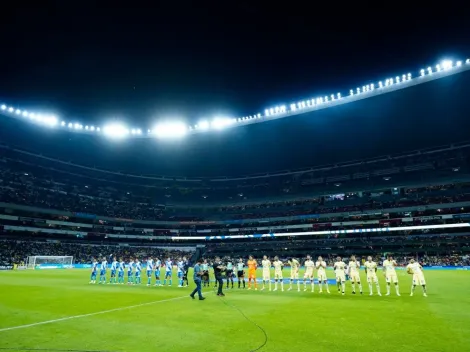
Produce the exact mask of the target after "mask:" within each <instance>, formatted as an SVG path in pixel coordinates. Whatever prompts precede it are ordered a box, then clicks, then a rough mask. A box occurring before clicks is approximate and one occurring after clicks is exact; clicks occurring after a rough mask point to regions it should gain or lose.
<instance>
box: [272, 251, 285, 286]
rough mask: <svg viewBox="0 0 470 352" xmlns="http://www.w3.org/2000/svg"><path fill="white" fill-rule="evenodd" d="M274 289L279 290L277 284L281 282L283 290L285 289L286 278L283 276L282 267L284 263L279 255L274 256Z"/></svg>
mask: <svg viewBox="0 0 470 352" xmlns="http://www.w3.org/2000/svg"><path fill="white" fill-rule="evenodd" d="M273 266H274V291H277V284H278V282H279V281H280V282H281V290H282V291H284V279H283V277H282V267H283V266H284V263H283V262H281V261H280V260H279V258H278V257H274V262H273Z"/></svg>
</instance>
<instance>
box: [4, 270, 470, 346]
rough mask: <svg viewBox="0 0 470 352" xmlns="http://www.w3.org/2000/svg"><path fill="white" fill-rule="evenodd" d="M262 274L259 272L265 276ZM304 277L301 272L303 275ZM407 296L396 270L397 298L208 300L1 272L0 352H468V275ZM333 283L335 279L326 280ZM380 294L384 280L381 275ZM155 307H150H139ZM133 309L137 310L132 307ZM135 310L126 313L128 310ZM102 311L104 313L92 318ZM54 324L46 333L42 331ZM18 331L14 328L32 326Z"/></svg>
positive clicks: (183, 292)
mask: <svg viewBox="0 0 470 352" xmlns="http://www.w3.org/2000/svg"><path fill="white" fill-rule="evenodd" d="M259 274H260V273H259ZM301 274H302V273H301ZM425 275H426V280H427V283H428V294H429V296H428V297H427V298H425V297H423V296H422V291H421V288H419V287H418V288H417V289H416V293H415V296H414V297H410V296H409V293H410V285H411V277H410V276H409V275H407V274H406V273H405V272H404V271H399V272H398V276H399V280H400V288H401V294H402V296H401V297H397V296H395V294H394V290H393V288H392V295H391V296H389V297H378V296H372V297H369V295H368V293H367V291H368V287H367V283H365V278H363V283H364V284H365V285H364V289H365V291H366V292H365V295H364V296H359V295H355V296H353V295H351V294H350V292H351V288H350V285H349V282H348V283H347V285H346V290H347V294H346V295H345V296H341V295H340V294H338V293H337V292H336V288H335V287H333V286H330V290H331V294H330V295H327V294H325V293H323V294H322V295H320V294H319V293H318V290H317V292H315V293H313V294H312V293H311V292H309V291H307V292H303V290H302V292H297V291H296V290H294V291H290V292H279V291H278V292H265V291H263V292H260V291H247V290H238V289H235V290H228V291H226V297H225V298H218V297H216V296H215V295H214V294H213V292H212V291H211V290H206V291H205V296H206V297H207V299H206V300H205V301H198V300H194V301H193V300H191V299H190V298H189V297H188V294H189V292H190V290H192V288H191V287H192V285H191V287H189V288H178V287H176V285H175V283H176V282H177V281H176V280H173V287H146V285H145V283H146V278H145V275H144V276H143V280H142V281H143V282H144V284H143V285H140V286H132V287H129V286H127V285H122V286H121V285H98V284H96V285H89V284H88V281H89V271H88V270H43V271H40V270H37V271H29V270H28V271H9V272H6V271H4V272H0V283H1V284H0V350H11V351H24V350H27V349H43V350H44V351H53V350H81V351H84V350H87V351H90V350H92V351H119V352H122V351H138V352H145V351H165V352H172V351H190V350H191V351H207V352H211V351H214V352H216V351H217V352H232V351H233V352H235V351H236V352H240V351H241V352H243V351H247V352H248V351H251V350H254V349H256V348H257V347H258V346H259V345H260V344H262V343H263V341H264V335H263V333H262V332H261V331H260V330H259V329H258V328H256V327H255V326H254V325H252V324H250V323H249V322H248V321H247V320H246V319H245V318H244V317H243V316H242V314H241V313H240V312H238V311H237V310H236V309H234V308H232V307H231V306H229V305H226V304H224V303H223V300H226V301H227V302H228V303H230V305H234V306H236V307H238V308H240V309H241V310H242V311H243V313H244V314H245V315H246V316H247V317H248V318H250V319H252V320H253V321H254V322H256V323H257V324H258V325H260V326H261V327H262V328H263V329H264V330H265V331H266V333H267V335H268V341H267V344H266V345H265V346H264V347H263V348H262V349H260V351H263V352H268V351H273V352H274V351H276V352H279V351H286V352H287V351H312V350H315V351H361V352H364V351H366V352H370V351H374V352H378V351H387V352H389V351H464V350H468V348H469V346H470V334H469V331H470V294H469V293H470V272H465V271H425ZM329 277H330V278H332V277H333V273H332V272H329ZM379 278H380V280H381V287H382V293H384V291H385V281H384V278H383V276H382V275H381V274H380V275H379ZM145 303H149V304H146V305H142V304H145ZM132 306H134V307H132ZM129 307H130V308H129ZM98 312H102V313H101V314H95V313H98ZM46 321H53V322H50V323H47V324H37V323H41V322H46ZM28 324H30V325H29V326H26V327H22V328H19V329H11V330H7V328H10V327H17V326H23V325H28Z"/></svg>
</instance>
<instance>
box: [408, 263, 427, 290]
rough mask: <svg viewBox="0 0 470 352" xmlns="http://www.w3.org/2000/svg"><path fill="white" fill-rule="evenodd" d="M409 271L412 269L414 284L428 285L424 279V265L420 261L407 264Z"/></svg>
mask: <svg viewBox="0 0 470 352" xmlns="http://www.w3.org/2000/svg"><path fill="white" fill-rule="evenodd" d="M406 270H407V271H411V273H412V274H413V285H426V280H425V279H424V274H423V267H422V266H421V265H420V264H419V263H416V262H415V263H413V264H411V263H410V264H408V265H407V266H406Z"/></svg>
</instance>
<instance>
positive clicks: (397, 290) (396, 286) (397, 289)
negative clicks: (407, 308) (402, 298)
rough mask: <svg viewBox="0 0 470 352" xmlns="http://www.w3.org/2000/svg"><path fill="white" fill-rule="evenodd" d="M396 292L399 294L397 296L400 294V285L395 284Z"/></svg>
mask: <svg viewBox="0 0 470 352" xmlns="http://www.w3.org/2000/svg"><path fill="white" fill-rule="evenodd" d="M395 291H396V292H397V295H398V294H399V293H400V290H399V288H398V284H395Z"/></svg>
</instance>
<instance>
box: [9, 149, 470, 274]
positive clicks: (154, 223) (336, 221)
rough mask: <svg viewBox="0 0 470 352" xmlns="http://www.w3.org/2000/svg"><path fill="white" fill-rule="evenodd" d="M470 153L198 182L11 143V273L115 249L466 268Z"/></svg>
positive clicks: (433, 153) (432, 153) (427, 153)
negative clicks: (357, 258)
mask: <svg viewBox="0 0 470 352" xmlns="http://www.w3.org/2000/svg"><path fill="white" fill-rule="evenodd" d="M469 150H470V144H466V143H463V144H460V145H452V146H447V147H443V148H435V149H433V150H424V151H418V152H412V153H406V154H404V155H398V156H385V157H383V158H376V159H374V160H364V161H360V162H353V163H345V164H343V165H330V166H326V167H322V168H315V169H309V170H304V171H296V172H284V173H278V174H272V175H264V176H262V177H260V176H259V175H258V176H253V177H243V178H235V179H233V178H232V179H230V178H227V179H226V180H224V181H220V180H218V181H214V180H210V179H200V180H199V182H197V183H194V182H185V180H175V179H173V180H172V179H169V178H168V179H162V178H156V177H155V178H152V177H143V176H138V175H127V174H119V173H114V172H110V171H105V170H99V169H91V168H86V167H82V166H79V165H74V164H71V163H65V162H62V161H60V160H55V159H51V158H45V157H43V156H41V155H37V154H33V153H30V152H25V151H22V150H19V149H14V148H10V147H8V146H6V145H2V146H1V147H0V151H1V154H0V200H1V203H0V224H1V225H0V239H1V242H0V261H1V262H2V264H0V265H11V264H13V263H21V262H22V261H24V260H25V258H26V257H27V256H29V255H47V254H50V255H73V256H74V258H75V262H76V263H84V262H87V261H89V260H90V258H91V257H92V256H101V255H104V254H106V255H108V254H109V253H113V254H115V255H117V256H123V257H124V258H126V257H131V256H142V257H145V256H147V255H151V256H163V255H168V254H171V255H175V256H179V255H183V254H184V255H188V256H193V260H194V259H196V258H197V257H200V256H203V255H204V256H205V257H213V256H215V255H221V256H225V257H236V256H239V255H246V254H248V251H249V252H250V253H253V254H255V256H258V257H259V256H261V255H263V254H267V255H276V254H277V255H281V256H283V257H285V258H287V257H290V256H298V257H303V256H305V255H306V254H315V255H317V254H321V255H323V256H324V257H325V258H329V259H331V258H333V257H334V256H336V255H342V256H346V255H350V254H358V255H361V256H364V255H368V254H376V253H387V252H393V253H395V254H396V255H397V256H399V257H401V258H403V260H402V261H404V258H405V256H408V255H413V256H419V257H420V258H421V260H422V263H423V264H426V263H443V262H445V263H455V264H459V265H460V264H462V263H468V253H469V252H470V246H469V243H470V233H469V232H466V227H467V226H468V224H467V223H466V221H468V219H470V214H469V213H470V212H469V211H468V209H470V174H469V172H468V170H469V168H468V166H469V165H468V164H469V163H468V162H469V160H468V155H470V154H469V153H468V151H469ZM333 191H334V192H333ZM209 199H210V200H209ZM417 226H418V228H417ZM419 226H424V228H422V227H421V228H419ZM433 226H436V227H433ZM402 227H406V229H404V230H400V229H401V228H402ZM410 227H411V228H410ZM351 230H353V231H351ZM273 233H276V234H280V235H281V237H280V238H277V237H274V236H273ZM234 235H235V237H234V238H232V239H230V242H228V241H227V239H228V237H229V236H234ZM237 236H238V237H237ZM253 236H254V237H256V238H252V237H253ZM193 238H194V239H193ZM201 239H202V241H203V242H202V243H203V245H201ZM378 259H380V258H378Z"/></svg>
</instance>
